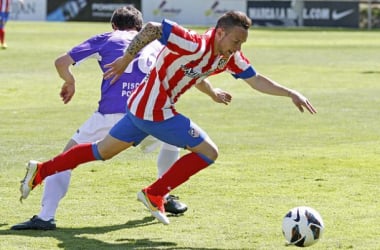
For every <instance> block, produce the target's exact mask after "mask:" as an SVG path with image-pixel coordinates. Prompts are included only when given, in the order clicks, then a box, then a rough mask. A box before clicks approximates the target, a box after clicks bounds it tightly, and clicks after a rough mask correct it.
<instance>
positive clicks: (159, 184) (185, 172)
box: [146, 153, 213, 196]
mask: <svg viewBox="0 0 380 250" xmlns="http://www.w3.org/2000/svg"><path fill="white" fill-rule="evenodd" d="M212 163H213V161H211V160H210V159H208V158H206V157H205V156H203V155H201V154H197V153H190V154H187V155H184V156H182V157H181V158H180V159H178V161H176V162H175V163H174V165H173V166H172V167H171V168H169V170H168V171H167V172H166V173H165V174H164V175H163V176H162V177H161V178H159V179H158V180H156V181H155V182H154V183H153V184H151V185H150V186H148V187H147V188H146V191H147V192H148V193H149V194H151V195H159V196H164V195H165V194H167V193H168V192H169V191H170V190H173V189H174V188H176V187H178V186H179V185H181V184H182V183H184V182H185V181H187V180H188V179H189V178H190V176H192V175H194V174H196V173H197V172H199V171H200V170H202V169H204V168H206V167H207V166H209V165H211V164H212Z"/></svg>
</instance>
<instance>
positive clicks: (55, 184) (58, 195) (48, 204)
mask: <svg viewBox="0 0 380 250" xmlns="http://www.w3.org/2000/svg"><path fill="white" fill-rule="evenodd" d="M111 24H112V28H113V31H112V32H107V33H103V34H99V35H95V36H93V37H91V38H90V39H88V40H86V41H84V42H82V43H81V44H79V45H77V46H75V47H74V48H72V49H71V50H70V51H69V52H68V53H66V54H64V55H62V56H60V57H59V58H57V59H56V61H55V66H56V69H57V72H58V74H59V76H60V77H61V78H62V79H63V80H64V83H63V85H62V88H61V92H60V96H61V98H62V101H63V102H64V103H65V104H67V103H68V102H70V100H71V98H72V97H73V96H74V93H75V82H76V81H75V78H74V76H73V74H72V73H71V70H70V66H72V65H76V66H78V65H79V64H80V63H81V62H83V61H84V60H86V59H88V58H95V59H97V61H98V63H99V66H100V68H101V69H102V70H104V65H105V64H107V63H110V62H112V61H113V60H115V59H116V58H117V57H119V56H121V55H123V53H124V50H125V48H126V47H128V45H129V43H130V41H131V40H132V39H133V37H134V36H135V35H136V34H137V32H138V31H139V30H140V29H141V27H142V15H141V13H140V11H138V10H137V9H135V8H134V7H131V6H127V7H123V8H119V9H117V10H115V12H114V14H113V16H112V18H111ZM162 47H163V46H162V44H161V43H160V42H158V41H155V42H153V43H151V44H150V45H149V46H148V47H146V48H145V49H144V50H143V51H141V53H139V54H138V55H137V56H136V57H135V59H134V62H133V63H131V65H130V67H128V68H127V69H126V70H125V72H124V74H122V76H121V77H120V79H119V80H118V81H117V82H115V84H112V85H111V84H110V80H104V79H102V83H101V96H100V101H99V105H98V110H97V111H96V112H94V113H93V115H92V116H91V117H90V118H89V119H88V120H87V121H86V122H85V123H84V124H83V125H82V126H81V127H80V128H79V129H78V130H77V132H76V133H75V134H74V135H73V137H72V138H71V139H70V140H69V142H68V143H67V145H66V147H65V149H64V151H67V150H69V149H70V148H72V147H73V146H75V145H76V144H78V143H86V142H95V141H97V140H101V139H103V137H105V136H106V135H107V133H108V131H109V130H110V128H112V126H113V125H114V124H115V123H116V122H117V121H119V120H120V119H121V118H122V117H123V116H124V114H125V110H126V101H127V99H128V97H129V96H130V95H131V93H132V91H133V90H134V89H135V88H136V87H137V86H138V85H139V84H140V83H141V81H142V79H143V78H144V77H145V76H146V74H147V73H148V72H149V70H150V68H151V66H152V65H153V64H154V62H155V60H156V56H157V54H158V53H159V51H160V50H161V49H162ZM161 144H162V143H161V142H160V141H158V140H157V139H155V138H153V137H148V138H147V139H145V140H144V141H143V143H142V144H140V145H143V146H144V147H142V150H143V151H144V152H149V151H152V150H154V149H155V148H157V147H158V146H160V145H161ZM178 156H179V148H177V147H176V146H172V145H169V144H166V143H164V144H163V145H162V147H161V150H160V153H159V156H158V160H157V168H158V176H161V175H162V174H163V173H164V172H165V171H166V170H167V169H168V167H170V166H171V165H172V164H173V163H174V162H175V161H176V160H177V158H178ZM70 177H71V171H70V170H67V171H64V172H60V173H58V174H55V175H52V176H49V177H48V178H46V180H45V186H44V193H43V198H42V208H41V211H40V213H39V214H38V215H35V216H33V217H32V219H30V220H28V221H26V222H23V223H20V224H17V225H14V226H13V227H12V229H14V230H24V229H37V230H50V229H55V228H56V224H55V221H54V217H55V214H56V210H57V208H58V204H59V201H60V200H61V199H62V198H63V197H64V196H65V194H66V193H67V190H68V186H69V182H70ZM166 200H167V202H166V203H165V204H166V205H165V206H166V211H167V212H169V213H173V214H181V213H184V212H185V211H186V210H187V206H186V205H185V204H183V203H181V202H179V201H177V200H176V197H175V196H173V195H168V196H167V197H166Z"/></svg>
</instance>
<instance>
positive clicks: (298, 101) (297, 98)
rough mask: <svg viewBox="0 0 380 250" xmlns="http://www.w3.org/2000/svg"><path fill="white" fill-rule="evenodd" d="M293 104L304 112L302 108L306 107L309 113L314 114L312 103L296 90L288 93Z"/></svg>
mask: <svg viewBox="0 0 380 250" xmlns="http://www.w3.org/2000/svg"><path fill="white" fill-rule="evenodd" d="M289 95H290V97H291V98H292V101H293V103H294V105H296V107H297V108H298V109H299V110H300V111H301V112H304V108H306V109H307V110H308V111H309V112H310V114H316V113H317V110H316V109H315V108H314V107H313V105H312V104H311V103H310V102H309V100H308V99H307V98H306V97H304V96H303V95H301V94H300V93H298V92H296V91H292V92H291V93H290V94H289Z"/></svg>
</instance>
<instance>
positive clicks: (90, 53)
mask: <svg viewBox="0 0 380 250" xmlns="http://www.w3.org/2000/svg"><path fill="white" fill-rule="evenodd" d="M106 40H107V37H106V36H105V35H96V36H93V37H91V38H90V39H88V40H86V41H84V42H82V43H81V44H79V45H77V46H75V47H73V48H72V49H71V50H70V51H69V52H68V54H69V55H70V56H71V58H72V59H73V60H74V61H75V64H79V63H80V62H82V61H84V60H86V59H88V58H90V57H95V58H96V59H98V60H100V59H101V58H100V55H99V53H98V52H99V51H100V49H101V48H102V46H103V45H104V43H105V41H106Z"/></svg>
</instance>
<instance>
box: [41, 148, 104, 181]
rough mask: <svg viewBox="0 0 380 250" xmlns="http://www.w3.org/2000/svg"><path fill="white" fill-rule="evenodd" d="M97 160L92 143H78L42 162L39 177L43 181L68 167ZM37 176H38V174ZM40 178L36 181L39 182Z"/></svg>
mask: <svg viewBox="0 0 380 250" xmlns="http://www.w3.org/2000/svg"><path fill="white" fill-rule="evenodd" d="M94 160H96V158H95V156H94V154H93V153H92V144H91V143H85V144H78V145H76V146H74V147H72V148H71V149H69V150H68V151H66V152H63V153H61V154H59V155H58V156H56V157H54V158H53V159H51V160H49V161H46V162H43V163H41V165H40V167H39V171H38V172H39V173H38V175H39V178H40V180H39V181H40V182H42V181H43V180H44V179H45V178H46V177H48V176H49V175H53V174H56V173H58V172H62V171H65V170H68V169H74V168H76V167H77V166H78V165H79V164H82V163H86V162H90V161H94ZM36 177H37V176H36ZM37 181H38V180H36V181H35V183H37Z"/></svg>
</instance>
